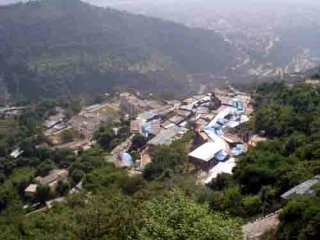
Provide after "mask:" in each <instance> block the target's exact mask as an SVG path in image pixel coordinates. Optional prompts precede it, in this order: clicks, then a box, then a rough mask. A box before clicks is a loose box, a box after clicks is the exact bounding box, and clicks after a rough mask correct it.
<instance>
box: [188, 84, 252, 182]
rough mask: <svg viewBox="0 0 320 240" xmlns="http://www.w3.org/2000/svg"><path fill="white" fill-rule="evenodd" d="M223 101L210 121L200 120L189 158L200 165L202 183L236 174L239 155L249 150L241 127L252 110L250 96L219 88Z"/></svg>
mask: <svg viewBox="0 0 320 240" xmlns="http://www.w3.org/2000/svg"><path fill="white" fill-rule="evenodd" d="M215 96H216V97H217V98H218V99H219V100H220V102H221V105H220V107H219V108H218V109H217V110H216V111H215V116H214V117H213V118H212V119H211V120H210V121H209V122H207V121H205V122H201V123H199V124H196V134H197V136H198V137H197V138H196V140H197V141H196V142H195V144H194V150H193V151H192V152H190V154H189V158H190V161H191V162H192V163H194V164H195V166H196V168H197V169H198V179H199V183H202V184H207V183H210V182H211V181H212V179H214V178H216V177H217V176H218V174H221V173H228V174H232V170H233V168H234V167H235V166H236V158H237V157H239V156H241V155H243V154H244V153H246V151H247V149H248V144H247V140H248V139H244V136H243V134H241V132H240V131H239V130H238V128H239V127H240V126H241V125H242V124H243V123H245V122H248V121H249V116H250V114H251V113H252V111H253V110H252V107H251V106H250V100H251V99H250V96H248V95H246V94H244V93H240V92H238V91H236V90H235V89H232V88H230V89H228V90H218V91H216V92H215Z"/></svg>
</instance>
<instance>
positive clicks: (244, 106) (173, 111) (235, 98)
mask: <svg viewBox="0 0 320 240" xmlns="http://www.w3.org/2000/svg"><path fill="white" fill-rule="evenodd" d="M250 100H251V98H250V96H248V95H246V94H244V93H240V92H238V91H237V90H235V89H233V88H231V87H229V89H227V90H216V91H215V93H212V94H205V95H196V96H192V97H190V98H187V99H184V100H181V101H178V100H172V101H164V102H157V101H153V100H152V101H150V100H141V99H139V98H138V97H136V96H134V95H131V94H129V93H124V94H121V104H120V111H122V113H123V114H128V115H129V116H131V119H132V117H134V118H133V119H132V120H131V121H130V133H131V134H132V135H131V137H130V138H129V139H127V140H126V141H125V142H124V143H122V144H121V145H119V146H118V147H116V148H115V149H114V150H113V151H112V155H113V156H114V157H116V158H118V159H119V160H120V161H122V162H123V163H128V159H129V156H130V146H131V139H132V137H133V136H134V135H135V134H140V135H143V136H145V137H146V138H147V139H148V141H147V144H146V146H145V147H144V148H143V149H142V152H141V153H140V159H135V160H136V161H135V162H136V163H137V162H138V164H136V168H139V169H140V170H142V169H143V167H144V166H145V165H146V164H147V163H148V162H150V161H151V159H150V156H149V154H148V151H149V149H152V147H153V146H158V145H170V144H171V143H172V142H173V141H175V140H178V139H180V138H181V137H182V136H183V135H184V134H185V133H187V132H188V131H189V130H195V132H196V137H195V141H194V146H193V151H192V152H191V153H190V154H189V158H190V160H191V162H192V163H194V164H195V166H196V167H197V169H198V170H199V172H201V173H205V175H206V177H205V179H204V180H202V182H204V183H206V182H210V181H211V179H212V178H214V177H215V176H217V175H218V174H219V173H222V172H227V173H232V168H233V167H234V166H235V164H236V160H235V157H237V156H240V155H241V154H243V153H245V152H246V150H247V144H246V143H244V141H243V140H242V138H241V137H239V136H238V135H237V131H236V129H237V127H238V126H240V125H241V124H242V123H245V122H247V121H248V120H249V117H248V116H249V115H250V114H251V113H252V111H253V110H252V108H251V106H250ZM124 154H125V155H124ZM129 162H132V164H133V162H134V161H132V159H131V161H129ZM124 165H127V164H124ZM200 175H201V174H200Z"/></svg>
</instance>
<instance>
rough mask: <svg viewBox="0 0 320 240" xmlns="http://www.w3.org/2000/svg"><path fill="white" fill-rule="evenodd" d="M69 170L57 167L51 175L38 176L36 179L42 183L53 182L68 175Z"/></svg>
mask: <svg viewBox="0 0 320 240" xmlns="http://www.w3.org/2000/svg"><path fill="white" fill-rule="evenodd" d="M68 173H69V172H68V170H66V169H55V170H52V171H51V172H50V174H49V175H47V176H45V177H40V176H39V177H36V181H37V182H39V184H41V185H46V184H51V183H53V182H55V181H59V180H61V179H64V178H66V177H67V176H68Z"/></svg>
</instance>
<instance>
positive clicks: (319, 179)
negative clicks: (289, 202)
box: [281, 175, 320, 199]
mask: <svg viewBox="0 0 320 240" xmlns="http://www.w3.org/2000/svg"><path fill="white" fill-rule="evenodd" d="M317 183H320V175H317V176H315V177H314V178H312V179H310V180H307V181H305V182H303V183H301V184H299V185H298V186H296V187H294V188H292V189H290V190H289V191H287V192H285V193H284V194H282V195H281V198H284V199H290V198H292V197H295V196H297V195H312V194H313V193H314V191H313V189H312V187H313V186H314V185H315V184H317Z"/></svg>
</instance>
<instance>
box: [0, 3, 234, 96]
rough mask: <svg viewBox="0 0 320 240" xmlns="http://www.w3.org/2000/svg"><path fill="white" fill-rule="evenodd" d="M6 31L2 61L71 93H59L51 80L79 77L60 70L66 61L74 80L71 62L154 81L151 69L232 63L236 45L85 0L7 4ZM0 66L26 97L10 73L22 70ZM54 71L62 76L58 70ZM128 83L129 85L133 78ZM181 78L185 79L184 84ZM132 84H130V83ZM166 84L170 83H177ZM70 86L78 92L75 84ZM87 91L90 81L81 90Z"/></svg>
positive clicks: (1, 23)
mask: <svg viewBox="0 0 320 240" xmlns="http://www.w3.org/2000/svg"><path fill="white" fill-rule="evenodd" d="M0 36H2V37H0V54H1V56H0V57H2V58H1V59H2V66H7V67H8V65H10V64H11V65H12V63H15V64H13V65H17V64H18V65H21V63H23V64H22V65H24V66H25V69H24V70H23V71H31V73H30V75H34V76H36V77H34V76H33V77H32V78H33V80H32V81H33V83H35V82H36V85H39V87H40V89H39V90H38V92H39V94H38V95H40V96H41V95H46V94H49V95H53V96H57V95H65V92H63V93H61V94H59V91H58V90H57V87H54V86H53V85H54V84H52V82H59V81H57V80H56V79H63V81H60V83H59V84H63V85H64V87H65V86H66V85H67V84H68V83H69V84H71V85H72V86H74V82H73V81H71V82H70V81H69V80H67V79H66V77H65V76H61V74H60V73H59V71H60V70H61V69H60V68H61V67H62V68H63V67H64V68H65V67H66V66H67V67H68V70H64V72H68V73H69V74H68V78H69V79H70V77H71V78H73V77H72V76H73V75H74V74H73V73H74V69H73V70H72V68H76V69H77V71H78V72H79V71H83V72H88V70H85V68H89V69H90V70H89V71H92V72H94V73H95V75H97V74H98V75H99V74H101V72H107V73H109V74H111V73H112V74H115V75H117V76H119V75H122V76H121V77H120V78H129V76H130V75H132V74H137V75H139V76H138V77H136V78H135V79H137V78H148V81H152V79H154V76H152V75H154V74H156V75H157V74H158V73H161V74H164V75H167V77H168V78H170V75H174V76H178V75H179V74H194V73H214V72H221V71H223V70H224V69H228V68H229V66H230V65H231V63H232V59H233V57H234V53H235V51H236V50H235V49H234V48H233V47H232V46H231V45H230V44H229V43H226V42H225V41H224V39H223V38H222V36H220V35H218V34H217V33H215V32H210V31H206V30H201V29H190V28H187V27H185V26H182V25H179V24H176V23H171V22H168V21H163V20H159V19H155V18H150V17H145V16H141V15H134V14H130V13H126V12H121V11H118V10H114V9H110V8H99V7H96V6H92V5H89V4H87V3H84V2H81V1H79V0H68V1H67V0H39V1H32V2H28V3H18V4H13V5H8V6H1V7H0ZM11 65H10V66H11ZM10 68H11V67H9V69H10ZM14 68H15V67H13V69H14ZM97 68H98V69H97ZM13 69H12V70H13ZM0 71H1V75H2V76H4V77H3V78H4V79H5V82H6V84H7V86H8V89H9V92H10V93H11V95H13V96H15V97H23V96H24V95H28V94H25V93H24V92H23V91H21V90H23V89H21V88H20V89H18V86H17V84H16V83H14V81H13V80H12V74H13V73H14V74H16V73H17V72H19V71H22V70H18V71H16V70H15V71H12V72H11V73H10V74H8V71H7V70H3V67H2V70H1V67H0ZM52 71H53V72H55V73H57V72H58V74H52ZM48 73H50V74H49V76H47V77H46V78H47V79H51V80H50V81H51V82H50V81H49V80H46V81H45V82H44V81H43V79H42V76H43V75H47V74H48ZM161 74H160V75H161ZM52 75H58V77H57V76H55V77H54V76H52ZM107 75H108V74H107ZM123 75H125V76H123ZM163 77H164V78H166V77H165V76H163ZM35 78H36V80H34V79H35ZM85 78H95V77H93V76H86V77H85ZM101 78H105V79H109V80H108V81H110V82H112V81H115V82H117V81H120V80H117V77H114V78H113V79H111V80H110V77H102V76H101ZM158 78H159V77H156V79H158ZM160 78H162V77H160ZM174 79H175V77H173V78H172V80H174ZM22 81H23V79H20V80H18V82H19V84H20V86H21V83H22V85H23V84H24V83H23V82H22ZM30 81H31V80H30ZM101 81H102V80H101V79H100V80H99V81H97V83H95V85H97V86H96V87H95V89H97V88H99V86H98V85H99V82H101ZM104 81H105V80H104ZM123 81H124V83H123V84H122V85H123V86H126V85H127V84H126V83H128V82H129V81H127V82H126V81H125V80H123ZM133 81H134V80H133ZM63 82H64V83H63ZM93 82H94V81H93ZM120 82H121V81H120ZM167 82H169V81H167ZM44 83H47V85H46V84H44ZM79 83H80V85H86V83H85V82H84V80H81V81H80V82H78V83H77V84H76V85H77V87H79ZM30 84H31V83H30ZM183 84H184V83H183V81H182V82H181V83H180V85H183ZM31 85H32V84H31ZM87 85H88V84H87ZM105 85H106V84H105V83H103V84H102V88H101V90H102V89H103V90H107V89H109V87H111V88H112V86H111V85H114V84H111V85H110V84H107V85H108V86H107V87H106V86H105ZM135 85H136V84H135ZM144 85H145V82H142V86H140V88H141V87H142V88H143V87H145V86H144ZM151 85H152V84H151ZM155 85H157V84H155ZM160 85H163V84H160ZM164 85H166V84H164ZM173 85H175V83H174V84H173ZM128 86H129V87H131V86H130V83H129V84H128ZM158 87H159V86H157V88H158ZM48 88H53V89H52V91H53V92H54V91H56V92H57V93H55V94H50V93H48V91H47V90H45V89H48ZM68 88H70V87H68ZM168 88H171V89H172V86H169V87H168ZM69 90H70V92H73V90H72V87H71V89H69ZM87 90H88V89H85V87H84V88H83V89H82V90H80V91H78V92H86V91H87ZM91 90H92V89H89V90H88V91H89V92H90V91H91ZM29 91H30V90H29Z"/></svg>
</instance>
